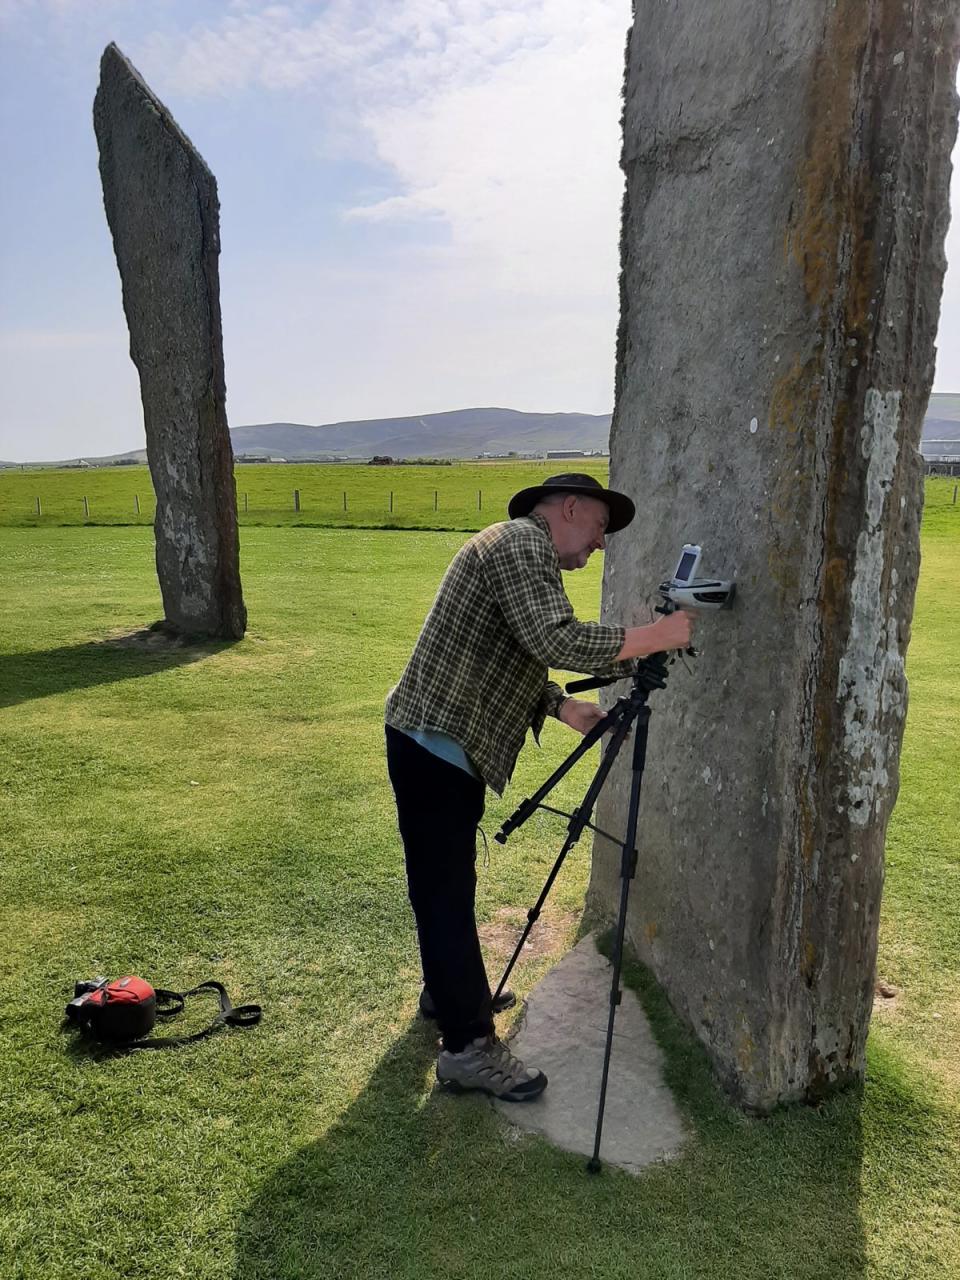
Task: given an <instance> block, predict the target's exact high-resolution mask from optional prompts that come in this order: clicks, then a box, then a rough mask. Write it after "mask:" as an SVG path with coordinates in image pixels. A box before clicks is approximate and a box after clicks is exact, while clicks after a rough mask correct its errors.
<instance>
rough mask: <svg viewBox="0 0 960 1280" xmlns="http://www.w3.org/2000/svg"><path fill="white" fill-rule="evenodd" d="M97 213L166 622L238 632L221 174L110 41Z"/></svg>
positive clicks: (187, 629)
mask: <svg viewBox="0 0 960 1280" xmlns="http://www.w3.org/2000/svg"><path fill="white" fill-rule="evenodd" d="M93 120H94V128H95V130H96V134H97V142H98V144H99V147H100V177H101V181H102V183H103V202H104V206H105V208H106V213H107V222H108V223H109V225H110V231H111V233H112V235H113V245H114V250H115V252H116V256H117V265H118V267H119V268H120V279H121V283H122V286H123V309H124V311H125V313H126V317H127V325H128V327H129V329H130V356H131V358H132V360H133V362H134V364H135V365H136V366H137V370H138V372H139V374H140V394H141V399H142V401H143V418H144V424H145V426H146V432H147V459H148V461H149V464H150V474H151V476H152V477H153V485H154V489H155V491H156V495H157V516H156V522H155V530H156V541H157V574H158V576H159V579H160V591H161V594H162V597H163V607H164V613H165V616H166V622H167V624H168V625H169V626H170V627H172V628H173V629H174V630H175V631H178V632H181V633H185V634H196V635H208V636H222V637H240V636H242V635H243V633H244V629H245V627H246V610H245V608H244V604H243V596H242V594H241V589H240V567H239V559H240V553H239V538H238V534H237V504H236V491H235V488H234V481H233V450H232V447H231V444H230V433H229V431H228V429H227V413H226V387H225V382H224V372H223V340H222V337H221V330H220V279H219V271H218V265H217V259H218V256H219V253H220V226H219V207H220V206H219V202H218V200H217V184H216V180H215V179H214V177H213V174H212V173H211V172H210V170H209V169H208V168H207V166H206V165H205V164H204V162H203V160H202V159H201V157H200V156H199V155H198V153H197V151H196V150H195V148H194V147H193V145H192V143H191V142H190V140H189V138H187V137H186V135H185V134H184V133H183V132H182V131H181V130H180V128H179V127H178V126H177V123H176V121H175V120H174V119H173V117H172V116H171V115H170V112H169V111H168V110H167V108H166V107H165V106H164V105H163V103H162V102H160V101H159V99H158V98H156V97H155V96H154V94H153V93H151V91H150V89H149V88H148V87H147V85H146V84H145V83H144V82H143V80H142V79H141V77H140V76H139V74H138V73H137V71H136V70H135V69H134V68H133V67H132V66H131V65H130V63H129V62H128V61H127V59H126V58H125V57H124V56H123V54H122V53H121V52H120V50H119V49H118V48H117V47H116V45H113V44H111V45H109V46H108V47H107V48H106V50H105V51H104V54H103V58H102V60H101V63H100V86H99V88H98V90H97V96H96V99H95V101H94V107H93Z"/></svg>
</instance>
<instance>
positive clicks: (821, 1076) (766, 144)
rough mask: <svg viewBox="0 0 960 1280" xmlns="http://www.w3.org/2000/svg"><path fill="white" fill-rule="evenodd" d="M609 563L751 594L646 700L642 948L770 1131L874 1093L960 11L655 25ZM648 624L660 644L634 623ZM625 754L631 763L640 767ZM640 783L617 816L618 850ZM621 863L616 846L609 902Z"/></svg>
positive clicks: (635, 49) (610, 800)
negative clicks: (695, 547)
mask: <svg viewBox="0 0 960 1280" xmlns="http://www.w3.org/2000/svg"><path fill="white" fill-rule="evenodd" d="M635 9H636V13H635V22H634V26H633V30H632V33H631V36H630V40H629V44H628V51H627V72H626V94H625V116H624V148H623V165H624V169H625V172H626V179H627V186H626V198H625V206H624V216H623V231H622V267H623V275H622V286H621V326H620V334H619V344H618V364H617V399H616V409H615V414H614V421H613V426H612V445H611V450H612V459H611V482H612V484H613V485H614V486H615V487H616V488H619V489H625V490H626V491H627V492H629V493H632V494H633V495H634V496H635V497H636V498H637V499H638V516H637V520H636V522H635V524H634V525H633V526H631V529H630V531H629V532H628V533H626V534H623V535H620V536H619V537H617V538H614V539H613V543H612V548H611V550H610V552H608V555H607V564H606V576H605V581H604V610H605V614H606V616H607V617H609V618H610V619H611V620H612V619H618V620H619V619H621V618H624V617H626V616H629V614H630V609H631V606H635V605H636V604H637V602H638V601H640V600H642V599H644V598H646V599H647V600H648V601H649V602H650V603H652V602H653V599H654V595H653V590H652V588H653V587H654V585H655V583H656V582H657V580H658V578H659V577H661V576H667V575H668V574H669V572H670V571H671V570H672V568H673V566H674V564H675V563H676V558H677V554H678V551H679V548H680V545H681V544H682V543H683V542H685V541H692V542H700V543H702V544H703V547H704V561H703V566H702V568H703V571H704V572H706V573H716V574H718V575H722V576H734V577H736V578H737V579H738V581H739V600H738V604H737V607H736V609H735V610H734V611H733V612H732V613H730V614H714V615H710V616H708V617H707V618H706V619H705V620H704V622H703V624H702V626H701V628H700V632H699V636H698V647H699V648H700V650H701V656H700V657H699V658H698V659H697V660H696V661H694V662H693V664H692V666H693V670H692V673H691V674H689V675H688V674H687V673H686V672H685V671H684V670H683V669H682V668H681V667H679V666H675V667H674V668H673V672H672V675H671V680H670V687H669V688H668V689H667V690H666V691H664V692H663V693H655V694H653V695H652V697H651V707H652V709H653V718H652V722H651V733H650V749H649V756H648V764H647V773H646V777H645V780H644V789H643V801H642V804H641V817H640V837H639V841H638V844H639V849H640V866H639V871H638V875H637V879H636V882H635V885H634V888H633V890H632V909H631V913H630V917H629V933H630V939H631V941H632V942H633V944H634V946H635V948H636V950H637V951H638V952H639V953H640V955H641V956H642V958H644V959H645V960H646V961H647V962H648V963H649V964H650V965H651V966H652V968H653V970H654V972H655V973H656V975H657V977H658V978H659V980H660V981H661V982H662V984H663V985H664V987H665V988H666V990H667V992H668V994H669V997H670V999H671V1001H672V1002H673V1004H674V1006H675V1007H676V1008H677V1009H678V1010H679V1011H680V1012H681V1013H682V1014H683V1015H684V1016H685V1017H686V1019H687V1020H688V1021H689V1022H690V1024H691V1025H692V1027H693V1028H694V1029H695V1030H696V1032H697V1033H698V1034H699V1036H700V1037H701V1039H702V1040H703V1042H704V1043H705V1045H706V1046H707V1048H708V1050H709V1051H710V1053H711V1055H712V1057H713V1060H714V1062H715V1064H716V1067H717V1069H718V1071H719V1073H720V1075H721V1077H722V1078H723V1080H724V1082H725V1083H726V1084H727V1086H728V1087H729V1088H730V1090H731V1091H732V1092H733V1093H734V1094H735V1095H736V1096H737V1097H738V1098H739V1099H740V1100H741V1101H742V1103H743V1104H744V1105H746V1106H749V1107H751V1108H757V1109H759V1110H766V1109H769V1108H770V1107H772V1106H774V1105H775V1104H777V1103H779V1102H782V1101H785V1100H790V1099H800V1098H812V1097H816V1096H818V1095H819V1094H820V1093H821V1092H822V1091H824V1090H826V1089H829V1088H831V1087H833V1086H835V1085H837V1084H840V1083H843V1082H844V1081H847V1080H850V1079H852V1078H856V1077H857V1076H859V1075H860V1074H861V1073H862V1071H863V1062H864V1042H865V1039H866V1035H867V1028H868V1024H869V1019H870V1012H871V1005H872V998H873V987H874V979H875V964H876V945H877V922H878V920H877V918H878V911H879V907H880V894H881V886H882V881H883V843H884V835H885V831H886V826H887V820H888V818H889V816H890V812H891V809H892V807H893V804H894V800H895V798H896V792H897V785H898V757H899V749H900V741H901V736H902V731H903V723H904V716H905V713H906V705H907V687H906V681H905V679H904V656H905V653H906V649H907V642H908V639H909V635H910V619H911V614H912V608H913V597H914V589H915V586H916V580H917V570H918V563H919V521H920V512H921V505H922V473H921V461H920V455H919V452H918V445H919V439H920V427H921V420H922V417H923V412H924V407H925V405H926V401H927V396H928V392H929V389H930V383H931V379H932V374H933V359H934V337H935V333H936V325H937V316H938V311H939V304H940V291H941V284H942V278H943V271H944V258H943V242H944V236H945V232H946V227H947V221H948V205H947V197H948V186H949V172H950V164H949V156H950V151H951V147H952V145H953V140H954V137H955V134H956V95H955V93H954V78H955V74H956V66H957V21H958V17H957V15H958V10H957V7H956V5H955V3H954V0H913V2H912V3H906V4H904V3H903V2H902V0H870V2H869V3H864V0H808V2H807V3H804V4H799V5H792V6H791V5H781V6H778V7H776V9H775V10H772V9H771V7H770V6H769V5H768V4H765V3H763V4H761V3H758V2H756V0H752V2H749V3H744V0H717V2H716V3H714V4H711V5H684V4H675V5H664V4H662V3H660V2H659V0H637V3H636V6H635ZM635 616H637V620H640V616H639V615H635ZM627 755H629V752H627ZM627 778H628V774H627V768H626V763H625V762H623V767H620V766H618V772H617V773H616V775H615V777H614V778H613V779H612V782H613V786H612V788H611V790H610V792H609V794H608V796H607V798H606V800H605V803H604V804H603V805H602V806H601V809H600V811H599V813H598V818H597V822H598V825H599V826H600V827H602V828H604V829H605V830H613V829H617V828H619V829H621V830H622V828H623V825H624V822H625V814H626V801H627ZM618 871H619V854H618V853H617V852H615V851H614V850H612V849H611V846H610V845H609V843H608V842H605V841H604V840H603V839H602V838H598V840H597V843H596V849H595V859H594V870H593V878H592V883H591V899H592V902H593V904H594V906H600V907H602V908H603V909H604V910H605V911H607V912H609V911H610V909H611V908H612V906H613V903H614V902H615V900H616V898H617V896H618V893H619V881H618V879H617V876H618Z"/></svg>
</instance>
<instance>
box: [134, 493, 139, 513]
mask: <svg viewBox="0 0 960 1280" xmlns="http://www.w3.org/2000/svg"><path fill="white" fill-rule="evenodd" d="M133 509H134V511H135V512H136V513H137V515H139V514H140V495H139V493H135V494H134V495H133Z"/></svg>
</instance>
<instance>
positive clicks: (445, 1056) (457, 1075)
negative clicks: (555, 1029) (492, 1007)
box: [437, 1036, 547, 1102]
mask: <svg viewBox="0 0 960 1280" xmlns="http://www.w3.org/2000/svg"><path fill="white" fill-rule="evenodd" d="M437 1079H438V1080H439V1081H440V1083H441V1085H443V1087H444V1088H445V1089H449V1090H450V1091H451V1092H452V1093H466V1092H467V1091H468V1090H470V1089H479V1090H480V1091H481V1092H482V1093H489V1094H492V1095H493V1096H494V1097H495V1098H500V1099H501V1100H502V1101H504V1102H528V1101H529V1100H530V1099H531V1098H538V1097H539V1096H540V1094H541V1093H543V1091H544V1089H545V1088H546V1087H547V1077H546V1076H545V1075H544V1074H543V1072H542V1071H534V1070H533V1069H532V1068H531V1067H525V1066H524V1065H523V1063H522V1062H521V1061H520V1059H519V1058H515V1057H514V1056H513V1054H512V1053H511V1052H510V1050H509V1049H508V1048H507V1046H506V1045H505V1044H504V1043H503V1041H502V1040H498V1039H497V1037H496V1036H481V1037H480V1039H479V1040H473V1041H471V1043H470V1044H468V1045H467V1047H466V1048H465V1049H464V1050H463V1052H462V1053H450V1052H449V1050H447V1049H441V1050H440V1057H439V1058H438V1059H437Z"/></svg>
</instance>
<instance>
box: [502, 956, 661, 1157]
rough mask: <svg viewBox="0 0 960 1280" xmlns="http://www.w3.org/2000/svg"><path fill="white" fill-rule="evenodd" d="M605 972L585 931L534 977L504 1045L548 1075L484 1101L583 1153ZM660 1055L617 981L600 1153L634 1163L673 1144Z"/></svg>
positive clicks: (595, 1098) (604, 1004)
mask: <svg viewBox="0 0 960 1280" xmlns="http://www.w3.org/2000/svg"><path fill="white" fill-rule="evenodd" d="M612 976H613V970H612V969H611V967H610V965H609V963H608V962H607V960H606V959H605V958H604V957H603V956H601V955H600V953H599V952H598V951H597V948H596V945H595V944H594V940H593V937H592V936H588V937H586V938H584V939H582V941H581V942H579V943H578V944H577V946H576V947H574V949H573V950H572V951H570V952H568V953H567V955H565V956H564V958H563V959H562V960H561V961H560V963H559V964H558V965H556V967H555V968H553V969H551V970H550V972H549V973H548V974H547V976H546V977H545V978H543V979H542V981H540V982H539V983H538V984H537V985H536V987H534V989H533V991H532V992H531V993H530V997H529V1000H528V1003H527V1010H526V1014H525V1016H524V1020H523V1023H522V1025H521V1028H520V1030H519V1032H518V1033H517V1035H516V1036H515V1037H514V1038H513V1040H512V1041H511V1043H510V1048H511V1050H512V1051H513V1052H514V1053H516V1054H517V1055H518V1057H520V1058H522V1059H523V1061H524V1062H526V1063H527V1064H528V1065H529V1066H533V1067H537V1068H539V1070H541V1071H543V1072H545V1073H546V1076H547V1079H548V1080H549V1082H550V1083H549V1084H548V1086H547V1088H546V1091H545V1092H544V1093H542V1094H541V1095H540V1097H539V1098H537V1099H536V1101H534V1102H524V1103H509V1102H495V1103H494V1106H495V1107H496V1109H497V1110H498V1111H499V1112H500V1114H501V1115H502V1116H503V1117H504V1118H505V1119H507V1120H509V1121H510V1122H511V1124H514V1125H516V1126H517V1127H518V1128H521V1129H527V1130H529V1131H531V1132H533V1133H539V1134H541V1135H542V1136H543V1137H544V1138H546V1139H547V1140H548V1141H549V1142H552V1143H553V1144H554V1145H555V1146H558V1147H562V1148H563V1149H564V1150H565V1151H575V1152H579V1153H580V1154H581V1155H584V1156H590V1155H592V1154H593V1142H594V1134H595V1132H596V1126H597V1105H598V1103H599V1100H600V1079H601V1075H602V1072H603V1048H604V1043H605V1041H606V1034H607V1015H608V1012H609V1009H610V983H611V979H612ZM661 1061H662V1059H661V1054H660V1050H659V1048H658V1047H657V1045H656V1042H655V1041H654V1039H653V1036H652V1034H651V1032H650V1027H649V1025H648V1023H647V1019H646V1016H645V1014H644V1012H643V1009H642V1008H641V1007H640V1003H639V1001H638V1000H637V998H636V996H635V995H634V994H633V992H632V991H628V990H624V992H623V1000H622V1002H621V1004H620V1007H619V1009H618V1010H617V1018H616V1022H615V1024H614V1037H613V1049H612V1051H611V1054H610V1074H609V1078H608V1083H607V1099H606V1106H605V1108H604V1122H603V1132H602V1135H601V1145H600V1158H601V1160H603V1161H604V1163H606V1164H616V1165H619V1166H620V1167H621V1168H623V1169H627V1170H629V1171H630V1172H631V1173H636V1172H639V1171H640V1170H641V1169H643V1168H645V1167H646V1166H647V1165H649V1164H653V1163H655V1162H656V1161H659V1160H664V1159H666V1158H668V1157H670V1156H672V1155H675V1154H676V1153H677V1152H678V1151H679V1149H680V1147H681V1146H682V1144H683V1142H684V1138H685V1133H684V1129H683V1123H682V1121H681V1119H680V1113H679V1112H678V1111H677V1108H676V1104H675V1103H674V1101H673V1096H672V1094H671V1093H670V1090H669V1089H668V1088H667V1087H666V1085H665V1084H664V1083H663V1080H662V1077H661Z"/></svg>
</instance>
